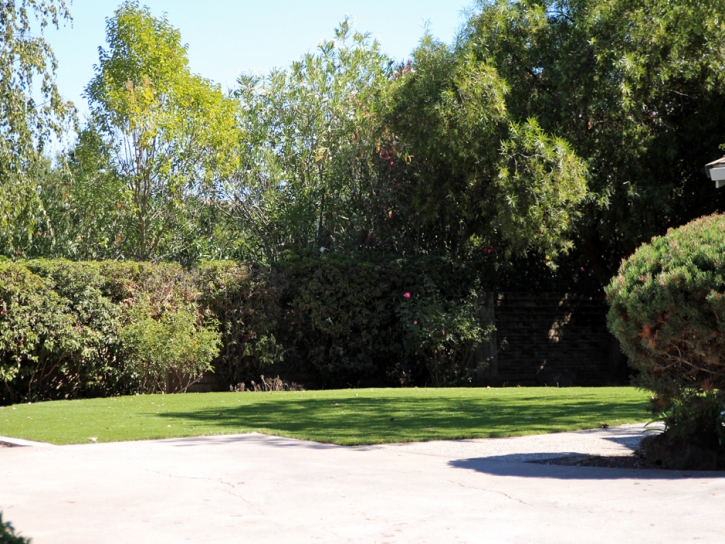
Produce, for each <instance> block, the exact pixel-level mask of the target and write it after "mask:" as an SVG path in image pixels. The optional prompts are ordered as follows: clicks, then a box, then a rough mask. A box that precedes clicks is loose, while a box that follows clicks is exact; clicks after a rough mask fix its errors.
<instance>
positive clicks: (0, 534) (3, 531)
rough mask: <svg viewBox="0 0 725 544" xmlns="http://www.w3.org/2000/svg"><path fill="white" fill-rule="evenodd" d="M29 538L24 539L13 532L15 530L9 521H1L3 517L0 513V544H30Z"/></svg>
mask: <svg viewBox="0 0 725 544" xmlns="http://www.w3.org/2000/svg"><path fill="white" fill-rule="evenodd" d="M31 542H32V541H31V540H30V539H29V538H24V537H22V536H20V535H19V534H17V533H16V532H15V528H14V527H13V525H12V523H10V522H9V521H7V522H4V521H3V515H2V513H1V512H0V544H30V543H31Z"/></svg>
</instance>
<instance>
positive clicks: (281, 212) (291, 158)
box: [222, 20, 392, 260]
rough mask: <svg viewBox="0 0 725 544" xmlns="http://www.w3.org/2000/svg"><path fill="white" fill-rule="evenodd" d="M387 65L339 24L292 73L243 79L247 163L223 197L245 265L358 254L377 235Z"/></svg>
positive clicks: (367, 42) (383, 211) (383, 210)
mask: <svg viewBox="0 0 725 544" xmlns="http://www.w3.org/2000/svg"><path fill="white" fill-rule="evenodd" d="M391 65H392V62H391V60H390V59H389V58H388V57H387V56H386V55H384V54H383V53H382V52H381V50H380V46H379V44H378V43H377V42H375V41H373V40H371V39H370V37H369V35H366V34H361V33H358V32H354V31H353V30H352V27H351V24H350V21H348V20H345V21H343V22H342V23H341V24H340V26H339V27H338V28H337V29H336V31H335V39H334V40H329V41H323V42H322V43H320V44H319V45H318V48H317V51H316V52H314V53H308V54H306V55H304V56H303V57H302V58H301V59H300V60H299V61H297V62H294V63H292V66H291V67H290V68H289V69H288V70H274V71H272V72H271V73H270V74H269V75H268V76H266V77H264V78H259V77H256V76H252V75H244V76H242V77H241V78H240V79H239V86H238V88H237V91H236V96H237V98H238V100H239V103H240V109H241V113H240V126H241V132H242V134H243V136H242V140H241V141H240V144H241V147H242V152H241V155H242V157H243V161H242V163H241V167H240V170H239V171H238V173H237V175H236V176H235V177H234V178H232V179H231V180H230V183H227V184H225V185H224V188H223V190H222V192H223V193H224V194H225V195H226V197H227V198H228V199H229V205H230V213H231V214H232V215H233V216H234V217H235V218H236V219H237V220H238V222H239V224H240V226H241V228H242V229H243V230H244V232H245V238H246V240H247V244H248V246H247V249H246V251H247V256H248V257H251V258H263V259H267V260H275V259H277V258H278V256H279V255H280V253H281V252H283V251H285V250H292V251H302V252H306V251H312V252H317V253H319V251H320V250H322V251H327V250H334V251H346V250H350V249H358V248H359V247H360V246H362V245H364V242H365V240H366V239H367V240H370V239H371V238H372V237H373V236H374V234H375V233H376V232H377V230H379V229H380V228H381V225H380V223H381V222H383V221H384V220H385V219H387V214H388V209H389V208H388V207H387V206H386V204H385V203H386V201H387V200H388V199H389V197H390V190H389V186H388V187H383V185H382V184H381V179H382V178H381V176H383V177H384V176H385V175H386V173H385V172H383V171H381V169H380V168H381V166H382V162H383V161H381V160H380V159H379V158H377V153H378V151H379V142H380V137H381V127H382V125H381V123H380V114H381V107H382V99H383V95H384V91H385V89H386V88H387V86H388V85H389V81H390V75H391ZM384 218H385V219H384ZM378 235H379V234H378Z"/></svg>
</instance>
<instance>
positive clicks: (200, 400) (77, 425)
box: [0, 387, 650, 445]
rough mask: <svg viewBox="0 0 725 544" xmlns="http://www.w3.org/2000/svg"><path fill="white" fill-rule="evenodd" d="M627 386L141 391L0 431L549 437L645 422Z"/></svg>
mask: <svg viewBox="0 0 725 544" xmlns="http://www.w3.org/2000/svg"><path fill="white" fill-rule="evenodd" d="M646 407H647V394H646V393H644V392H642V391H638V390H636V389H634V388H631V387H598V388H578V387H572V388H561V389H557V388H544V387H536V388H492V389H486V388H465V389H463V388H462V389H417V388H416V389H345V390H336V391H306V392H284V393H206V394H194V393H190V394H186V395H144V396H132V397H114V398H108V399H90V400H73V401H55V402H43V403H36V404H19V405H15V406H6V407H4V408H3V407H0V435H4V436H12V437H16V438H26V439H30V440H39V441H43V442H52V443H53V444H74V443H88V442H90V441H91V438H96V440H97V441H98V442H112V441H119V440H142V439H149V438H172V437H181V436H200V435H215V434H230V433H246V432H250V431H257V432H262V433H268V434H275V435H280V436H289V437H294V438H303V439H308V440H316V441H320V442H331V443H334V444H345V445H352V444H374V443H381V442H406V441H417V440H440V439H452V438H485V437H494V436H516V435H524V434H536V433H550V432H558V431H571V430H578V429H590V428H594V427H598V426H599V424H600V422H605V423H608V424H609V425H612V426H614V425H619V424H622V423H634V422H641V421H648V420H649V419H650V418H649V416H648V414H647V412H646Z"/></svg>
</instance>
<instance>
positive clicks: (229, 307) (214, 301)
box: [196, 261, 285, 386]
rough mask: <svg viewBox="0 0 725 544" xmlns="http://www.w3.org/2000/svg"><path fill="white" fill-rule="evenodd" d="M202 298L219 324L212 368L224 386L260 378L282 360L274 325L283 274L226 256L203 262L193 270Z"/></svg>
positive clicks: (282, 356)
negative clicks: (219, 348) (217, 353)
mask: <svg viewBox="0 0 725 544" xmlns="http://www.w3.org/2000/svg"><path fill="white" fill-rule="evenodd" d="M196 282H197V285H198V288H199V291H200V297H201V298H200V303H201V305H202V306H203V307H204V308H205V309H206V310H207V311H208V312H209V313H210V314H211V315H213V316H214V318H215V319H216V320H217V321H218V322H219V324H220V331H221V335H222V336H221V340H222V342H221V344H222V347H221V350H220V352H219V355H218V357H217V358H216V360H215V361H214V368H215V371H216V372H217V373H218V374H219V375H220V379H221V380H222V381H223V383H225V384H226V385H228V386H236V385H237V384H239V383H240V382H245V381H249V380H252V379H258V378H259V375H260V373H262V372H264V369H265V368H266V367H268V366H269V365H273V364H275V363H279V362H281V361H282V360H283V359H284V348H283V346H282V345H281V344H280V343H279V341H278V339H277V336H279V332H278V327H279V323H280V317H281V315H282V309H281V306H280V296H281V292H282V291H283V290H284V287H285V280H284V277H283V276H282V275H281V274H279V273H276V272H274V271H272V270H269V269H264V268H255V267H252V266H249V265H243V264H237V263H234V262H230V261H215V262H205V263H202V264H201V265H200V266H199V267H198V269H197V270H196Z"/></svg>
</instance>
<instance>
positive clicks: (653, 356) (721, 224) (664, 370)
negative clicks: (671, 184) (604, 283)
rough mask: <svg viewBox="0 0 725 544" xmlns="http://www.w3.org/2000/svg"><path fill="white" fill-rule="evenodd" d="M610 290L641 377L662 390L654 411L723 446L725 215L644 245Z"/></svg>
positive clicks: (672, 426) (625, 345)
mask: <svg viewBox="0 0 725 544" xmlns="http://www.w3.org/2000/svg"><path fill="white" fill-rule="evenodd" d="M606 293H607V298H608V300H609V303H610V310H609V314H608V325H609V329H610V330H611V332H612V333H613V334H614V335H615V336H616V337H617V339H618V340H619V342H620V344H621V346H622V350H623V351H624V352H625V353H626V354H627V356H628V357H629V362H630V365H631V366H632V367H633V368H634V369H636V370H637V371H639V374H638V376H637V377H636V383H637V384H638V385H640V386H641V387H643V388H645V389H649V390H651V391H652V392H654V393H655V395H654V397H653V398H652V401H653V404H652V408H653V411H654V412H655V413H656V414H661V415H662V419H664V420H665V423H666V428H667V430H668V431H671V433H670V435H672V434H678V433H679V434H681V435H690V436H691V435H693V433H695V431H696V430H697V434H699V435H700V439H698V440H699V441H700V442H701V443H703V445H704V446H707V447H709V448H715V449H722V446H723V442H725V440H723V438H725V437H724V436H723V426H722V419H723V415H722V412H723V409H724V408H725V406H724V405H725V402H724V401H725V391H724V390H725V215H717V214H716V215H711V216H707V217H702V218H700V219H697V220H695V221H692V222H691V223H688V224H687V225H685V226H682V227H680V228H677V229H670V230H669V231H668V232H667V234H666V235H665V236H661V237H656V238H653V239H652V241H651V242H650V243H649V244H644V245H642V246H641V247H640V248H639V249H638V250H637V251H636V252H635V253H634V254H633V255H632V256H631V257H629V259H627V260H625V261H624V262H623V263H622V265H621V267H620V269H619V273H618V274H617V276H616V277H615V278H614V279H613V280H612V282H611V283H610V284H609V286H608V287H607V289H606ZM705 435H707V436H705ZM705 443H707V444H705Z"/></svg>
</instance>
